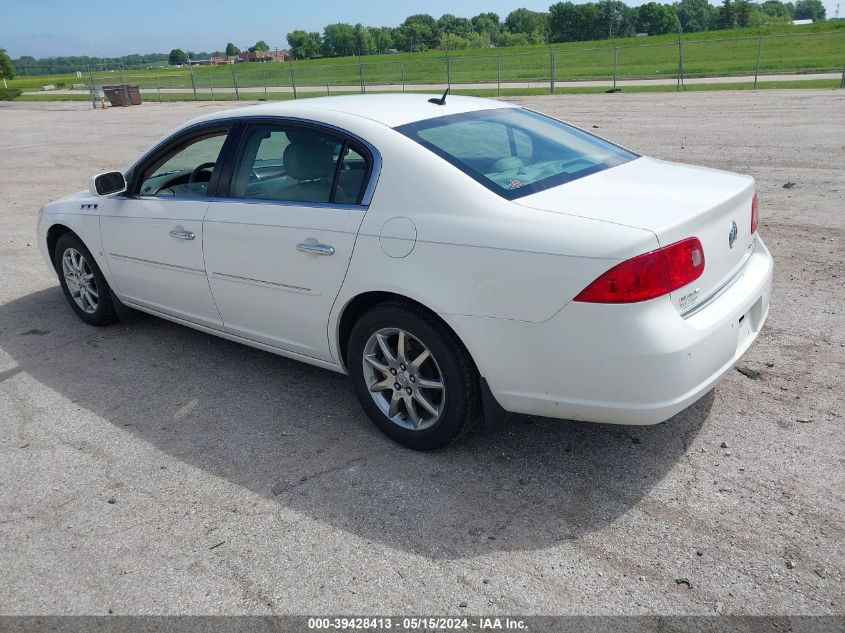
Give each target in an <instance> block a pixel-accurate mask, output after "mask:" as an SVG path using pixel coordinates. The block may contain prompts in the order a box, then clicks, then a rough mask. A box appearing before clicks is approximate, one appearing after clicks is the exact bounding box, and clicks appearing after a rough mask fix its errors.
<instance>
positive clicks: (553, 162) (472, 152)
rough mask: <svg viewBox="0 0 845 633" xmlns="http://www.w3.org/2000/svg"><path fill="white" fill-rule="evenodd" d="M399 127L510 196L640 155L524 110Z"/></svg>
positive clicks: (485, 112) (455, 116)
mask: <svg viewBox="0 0 845 633" xmlns="http://www.w3.org/2000/svg"><path fill="white" fill-rule="evenodd" d="M396 129H397V131H399V132H401V133H402V134H404V135H406V136H408V137H410V138H411V139H413V140H415V141H417V142H418V143H420V144H421V145H423V146H424V147H427V148H428V149H430V150H431V151H432V152H434V153H435V154H437V155H439V156H441V157H442V158H444V159H446V160H447V161H449V162H450V163H452V165H454V166H455V167H457V168H458V169H460V170H461V171H463V172H464V173H466V174H467V175H469V176H471V177H472V178H474V179H475V180H477V181H478V182H480V183H481V184H482V185H484V186H485V187H487V188H488V189H491V190H493V191H495V192H496V193H498V194H499V195H500V196H502V197H504V198H508V199H509V200H513V199H515V198H520V197H522V196H527V195H529V194H532V193H537V192H538V191H542V190H544V189H548V188H550V187H556V186H557V185H561V184H563V183H565V182H569V181H571V180H575V179H576V178H582V177H584V176H587V175H589V174H594V173H596V172H598V171H602V170H605V169H608V168H610V167H615V166H616V165H621V164H622V163H627V162H628V161H630V160H633V159H634V158H637V155H636V154H634V153H633V152H629V151H628V150H626V149H623V148H621V147H619V146H617V145H614V144H613V143H610V142H608V141H605V140H603V139H600V138H599V137H597V136H593V135H592V134H589V133H587V132H584V131H582V130H579V129H577V128H574V127H572V126H571V125H567V124H565V123H561V122H560V121H557V120H556V119H552V118H550V117H547V116H544V115H542V114H537V113H536V112H531V111H530V110H525V109H522V108H500V109H494V110H480V111H476V112H465V113H463V114H453V115H451V116H445V117H438V118H435V119H426V120H424V121H417V122H416V123H410V124H408V125H403V126H400V127H398V128H396Z"/></svg>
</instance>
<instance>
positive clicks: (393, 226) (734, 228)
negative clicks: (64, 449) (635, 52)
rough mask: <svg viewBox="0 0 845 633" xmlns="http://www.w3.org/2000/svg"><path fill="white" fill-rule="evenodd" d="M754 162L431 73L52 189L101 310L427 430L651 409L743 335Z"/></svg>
mask: <svg viewBox="0 0 845 633" xmlns="http://www.w3.org/2000/svg"><path fill="white" fill-rule="evenodd" d="M757 221H758V215H757V196H756V193H755V185H754V180H753V179H752V178H750V177H748V176H743V175H738V174H734V173H729V172H725V171H719V170H715V169H709V168H704V167H695V166H691V165H682V164H676V163H670V162H664V161H661V160H655V159H652V158H649V157H646V156H641V155H638V154H636V153H634V152H633V151H630V150H628V149H624V148H622V147H620V146H618V145H615V144H613V143H611V142H609V141H606V140H604V139H602V138H599V137H597V136H595V135H593V134H590V133H588V132H586V131H583V130H580V129H578V128H576V127H573V126H571V125H568V124H565V123H562V122H560V121H558V120H556V119H553V118H550V117H548V116H544V115H542V114H539V113H537V112H534V111H531V110H529V109H526V108H522V107H519V106H516V105H513V104H508V103H503V102H498V101H492V100H486V99H477V98H469V97H457V96H450V97H443V98H431V99H429V98H428V96H422V95H418V94H413V95H412V94H405V95H397V94H394V95H367V96H348V97H347V96H344V97H325V98H314V99H305V100H299V101H290V102H283V103H268V104H262V105H258V106H251V107H245V108H240V109H235V110H230V111H226V112H219V113H215V114H212V115H209V116H205V117H202V118H199V119H196V120H194V121H191V122H189V123H187V124H185V125H183V126H182V127H180V128H178V129H177V130H175V131H174V132H173V133H171V134H169V135H167V136H166V137H165V138H164V139H162V140H161V141H160V142H158V143H156V144H155V145H154V146H153V147H152V148H151V149H149V150H148V151H147V152H146V153H144V154H143V155H142V156H141V157H140V158H139V159H137V160H136V161H135V162H134V163H132V164H131V165H130V166H129V167H128V168H127V169H126V170H125V171H123V172H119V171H115V172H108V173H105V174H100V175H99V176H95V177H94V178H92V179H91V182H90V183H89V188H88V191H82V192H79V193H76V194H74V195H71V196H69V197H67V198H63V199H61V200H58V201H56V202H51V203H49V204H47V205H46V206H44V207H43V208H42V209H41V212H40V217H39V225H38V243H39V246H40V249H41V251H42V254H43V256H44V258H45V260H46V261H47V262H48V263H49V265H50V266H51V267H52V268H53V269H54V270H55V271H56V272H57V274H58V278H59V282H60V284H61V289H62V291H63V292H64V295H65V297H66V298H67V301H68V303H69V304H70V307H71V308H72V309H73V311H74V312H75V313H76V314H77V315H78V316H79V317H80V318H81V319H82V320H83V321H85V322H86V323H88V324H90V325H97V326H100V325H106V324H108V323H111V322H114V321H115V320H117V319H118V318H120V316H121V315H123V314H126V313H128V312H131V309H135V310H140V311H143V312H148V313H150V314H153V315H156V316H158V317H162V318H165V319H170V320H172V321H175V322H177V323H180V324H183V325H186V326H190V327H193V328H197V329H199V330H202V331H204V332H207V333H211V334H215V335H217V336H221V337H224V338H227V339H231V340H233V341H238V342H241V343H245V344H247V345H251V346H254V347H258V348H261V349H263V350H267V351H270V352H273V353H277V354H281V355H283V356H287V357H290V358H294V359H298V360H301V361H304V362H307V363H312V364H314V365H318V366H320V367H324V368H327V369H331V370H334V371H338V372H344V373H348V374H349V375H350V377H351V381H352V385H353V388H354V390H355V393H356V395H357V397H358V399H359V401H360V403H361V405H362V407H363V408H364V410H365V411H366V413H367V415H368V416H369V417H370V418H371V419H372V421H373V422H374V423H375V424H376V425H377V426H378V427H379V428H380V429H381V430H382V431H384V432H385V433H386V434H387V435H389V436H390V437H392V438H393V439H394V440H396V441H398V442H400V443H402V444H404V445H406V446H410V447H412V448H417V449H432V448H437V447H440V446H443V445H445V444H448V443H449V442H452V441H454V440H455V439H457V438H458V437H460V436H461V435H462V434H463V433H464V432H465V431H466V430H467V429H468V428H470V427H471V425H472V423H473V421H475V420H484V421H485V423H486V424H492V423H494V422H495V421H496V420H499V419H501V417H502V416H503V415H504V414H505V413H506V412H514V413H522V414H531V415H538V416H547V417H554V418H562V419H573V420H586V421H592V422H608V423H617V424H655V423H658V422H661V421H664V420H666V419H668V418H670V417H671V416H673V415H675V414H676V413H678V412H679V411H681V410H683V409H684V408H686V407H688V406H689V405H690V404H692V403H693V402H695V401H696V400H697V399H699V398H700V397H701V396H702V395H704V394H705V393H706V392H707V391H708V390H710V389H711V388H713V386H714V385H715V384H716V383H717V382H718V381H719V379H720V378H721V377H722V376H724V375H725V373H726V372H727V371H729V370H730V369H731V368H732V367H733V366H734V364H735V363H736V362H737V360H738V359H739V358H740V357H741V356H742V354H743V353H744V352H745V351H746V350H747V349H748V347H749V345H751V343H752V342H753V341H754V339H755V338H756V337H757V335H758V333H759V332H760V329H761V327H762V326H763V323H764V321H765V320H766V316H767V314H768V309H769V297H770V293H771V284H772V259H771V257H770V255H769V252H768V251H767V249H766V247H765V245H764V244H763V241H762V240H761V239H760V236H759V235H758V233H757Z"/></svg>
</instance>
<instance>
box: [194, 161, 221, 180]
mask: <svg viewBox="0 0 845 633" xmlns="http://www.w3.org/2000/svg"><path fill="white" fill-rule="evenodd" d="M216 164H217V163H202V164H200V165H197V166H196V167H194V171H192V172H191V175H190V176H188V182H196V181H197V178H199V176H200V173H202V171H203V170H205V169H208V168H209V167H211V168H212V169H213V168H214V166H215V165H216Z"/></svg>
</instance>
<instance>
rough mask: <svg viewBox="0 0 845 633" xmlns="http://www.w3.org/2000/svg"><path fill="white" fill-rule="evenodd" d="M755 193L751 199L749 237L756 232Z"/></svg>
mask: <svg viewBox="0 0 845 633" xmlns="http://www.w3.org/2000/svg"><path fill="white" fill-rule="evenodd" d="M758 205H759V203H758V202H757V192H756V191H755V192H754V197H753V198H751V235H754V233H755V232H756V231H757V207H758Z"/></svg>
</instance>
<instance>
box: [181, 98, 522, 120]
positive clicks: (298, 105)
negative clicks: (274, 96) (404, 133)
mask: <svg viewBox="0 0 845 633" xmlns="http://www.w3.org/2000/svg"><path fill="white" fill-rule="evenodd" d="M441 96H442V95H431V94H421V93H397V94H373V95H347V96H339V97H310V98H307V99H297V100H292V101H274V102H270V103H263V104H261V105H255V106H248V107H245V108H237V109H235V110H225V111H223V112H217V113H215V114H211V115H208V116H206V117H202V119H198V120H195V121H193V122H194V123H196V122H198V121H200V120H203V121H213V120H216V119H223V118H231V117H262V116H271V117H272V116H286V117H302V118H313V117H314V114H315V113H318V112H322V113H324V114H326V115H329V114H331V113H343V114H349V115H354V116H359V117H363V118H366V119H370V120H371V121H376V122H378V123H382V124H384V125H386V126H388V127H392V128H393V127H398V126H400V125H405V124H407V123H415V122H417V121H423V120H425V119H433V118H435V117H438V116H448V115H451V114H461V113H463V112H474V111H477V110H490V109H494V108H516V107H519V106H516V105H513V104H510V103H504V102H502V101H496V100H494V99H481V98H478V97H461V96H457V95H455V96H451V95H450V96H447V97H446V104H445V105H437V104H434V103H429V101H428V100H429V99H430V98H431V97H437V98H439V97H441Z"/></svg>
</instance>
